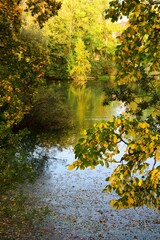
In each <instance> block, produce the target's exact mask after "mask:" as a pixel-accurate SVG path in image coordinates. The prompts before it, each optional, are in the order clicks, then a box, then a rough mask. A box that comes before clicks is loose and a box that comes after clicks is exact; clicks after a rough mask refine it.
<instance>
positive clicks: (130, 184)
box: [68, 115, 160, 209]
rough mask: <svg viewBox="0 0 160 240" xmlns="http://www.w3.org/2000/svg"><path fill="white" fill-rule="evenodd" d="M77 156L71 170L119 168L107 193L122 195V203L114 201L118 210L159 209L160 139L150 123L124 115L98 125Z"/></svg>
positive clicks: (85, 135)
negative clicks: (101, 167)
mask: <svg viewBox="0 0 160 240" xmlns="http://www.w3.org/2000/svg"><path fill="white" fill-rule="evenodd" d="M75 155H76V158H77V160H75V161H74V162H73V163H72V164H71V165H70V166H69V167H68V169H69V170H72V169H73V168H77V169H78V168H80V169H85V168H87V167H89V166H90V168H91V169H94V168H95V166H97V165H98V164H100V165H102V166H104V165H105V166H106V167H107V168H108V167H109V166H110V165H111V164H112V165H113V164H114V165H115V170H114V171H113V173H112V174H111V175H110V176H108V177H107V179H106V181H107V182H108V185H107V186H106V188H105V189H104V191H105V192H106V193H109V192H111V191H115V192H116V193H117V194H118V195H119V199H118V200H112V201H110V204H111V205H112V206H113V207H114V208H118V209H119V208H129V207H139V206H143V205H147V207H150V208H158V207H159V200H160V199H159V195H160V194H159V193H160V192H159V191H160V189H159V179H160V166H157V161H159V160H160V136H159V132H158V131H157V132H156V131H153V127H152V126H150V124H149V123H147V122H145V121H138V120H137V119H136V118H131V117H130V116H126V115H122V116H120V117H117V118H116V117H113V118H112V119H111V120H110V121H108V122H104V123H98V124H95V125H94V126H93V128H91V129H88V130H87V131H84V132H83V137H82V138H81V139H79V142H78V143H77V145H76V146H75ZM148 159H150V160H148Z"/></svg>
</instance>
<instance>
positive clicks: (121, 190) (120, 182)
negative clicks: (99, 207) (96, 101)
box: [69, 0, 160, 209]
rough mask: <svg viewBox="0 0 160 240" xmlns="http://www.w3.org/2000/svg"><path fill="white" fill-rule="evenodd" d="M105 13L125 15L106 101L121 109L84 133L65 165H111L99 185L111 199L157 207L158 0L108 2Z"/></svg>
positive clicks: (159, 153)
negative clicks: (104, 183) (123, 108)
mask: <svg viewBox="0 0 160 240" xmlns="http://www.w3.org/2000/svg"><path fill="white" fill-rule="evenodd" d="M105 13H106V15H105V16H106V18H109V19H111V21H113V22H114V21H120V19H122V18H123V19H124V17H125V18H126V19H127V20H126V21H127V23H128V26H127V28H126V30H125V31H124V32H123V33H122V34H121V36H120V37H119V39H120V44H119V45H118V46H117V49H116V53H115V60H116V63H117V74H116V79H115V82H114V86H116V87H115V88H112V89H109V91H108V92H107V94H108V96H106V100H105V103H106V104H107V103H109V102H110V101H113V100H115V99H116V100H119V101H122V102H123V103H124V104H125V106H126V111H125V112H124V113H122V114H121V115H120V116H118V117H116V116H113V117H112V118H111V119H110V120H109V121H107V122H102V123H97V124H95V125H94V126H93V128H91V129H88V130H85V131H84V132H83V135H82V138H81V139H79V141H78V143H77V145H76V146H75V156H76V160H75V161H74V162H73V163H72V164H71V165H70V166H69V169H70V170H71V169H73V168H80V169H84V168H86V167H91V168H92V169H93V168H94V167H95V166H97V165H98V164H101V165H105V166H106V167H109V166H110V165H113V164H115V169H114V171H113V172H112V174H111V175H110V176H107V178H106V181H107V186H106V188H105V189H104V191H105V192H106V193H109V192H112V191H115V192H116V193H117V198H116V199H113V200H112V201H110V204H111V205H112V206H113V207H114V208H118V209H119V208H130V207H139V206H143V205H146V206H147V207H150V208H159V201H160V189H159V186H160V185H159V184H160V166H159V164H158V161H160V123H159V120H160V108H159V106H160V75H159V64H160V62H159V50H160V35H159V29H160V26H159V19H160V6H159V3H158V1H141V0H135V1H128V0H126V1H111V2H110V6H109V8H108V9H107V10H106V12H105Z"/></svg>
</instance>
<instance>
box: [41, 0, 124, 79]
mask: <svg viewBox="0 0 160 240" xmlns="http://www.w3.org/2000/svg"><path fill="white" fill-rule="evenodd" d="M106 2H107V1H106V0H96V1H85V0H82V1H79V0H75V1H72V0H63V1H62V7H61V9H60V11H59V12H58V15H57V16H56V17H54V18H51V19H50V20H49V21H48V22H47V23H46V24H45V27H44V29H43V31H44V34H46V35H48V37H47V38H46V39H47V42H48V49H49V52H50V57H51V62H50V65H49V66H48V68H47V71H46V75H47V76H50V77H53V78H59V79H66V78H72V79H73V75H72V76H71V75H70V71H69V72H68V68H70V65H71V64H73V61H72V59H73V58H72V57H71V55H76V52H75V49H76V45H77V42H78V39H81V40H82V41H83V43H84V47H85V49H86V50H87V51H88V53H89V55H90V56H89V58H88V61H89V62H90V65H91V71H90V75H92V76H95V77H97V76H99V75H101V74H104V73H107V72H109V71H111V70H110V69H111V67H110V63H111V55H113V52H114V50H115V46H116V43H117V39H116V38H114V37H113V34H112V33H113V32H114V31H115V32H116V31H121V27H120V25H118V24H117V23H114V24H110V23H108V22H106V20H105V18H104V17H103V13H104V8H105V6H106ZM106 59H107V61H106ZM70 60H71V61H72V63H71V62H70ZM107 64H108V65H107ZM86 74H88V72H86ZM74 76H76V75H75V74H74ZM75 79H76V78H75Z"/></svg>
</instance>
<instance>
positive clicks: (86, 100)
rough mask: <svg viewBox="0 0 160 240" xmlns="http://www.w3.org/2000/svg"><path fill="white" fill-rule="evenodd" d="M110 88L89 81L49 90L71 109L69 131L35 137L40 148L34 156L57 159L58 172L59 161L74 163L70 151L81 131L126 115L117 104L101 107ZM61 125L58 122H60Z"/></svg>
mask: <svg viewBox="0 0 160 240" xmlns="http://www.w3.org/2000/svg"><path fill="white" fill-rule="evenodd" d="M107 84H109V83H108V82H106V81H93V80H89V81H88V82H87V83H86V84H85V85H76V84H74V83H71V82H55V83H53V85H52V86H51V87H52V88H53V89H54V91H55V92H56V94H57V93H58V94H59V95H60V96H61V97H62V98H63V99H65V105H66V106H68V108H69V109H70V111H71V112H70V114H69V116H68V118H70V122H71V125H72V127H71V128H68V129H65V130H64V131H56V132H52V133H42V134H39V135H38V139H39V144H38V145H36V148H35V150H34V156H35V157H36V155H37V156H38V155H39V154H44V153H45V154H46V155H47V158H48V160H49V162H51V159H52V160H53V159H57V160H58V161H57V162H56V167H57V168H58V166H59V167H60V169H61V166H62V165H63V164H61V162H62V161H60V160H62V159H63V160H64V159H65V164H69V163H71V162H72V161H73V160H74V153H73V147H74V145H75V144H76V142H77V141H78V139H79V138H80V136H81V135H80V134H81V132H82V130H84V129H87V128H89V127H92V126H93V124H94V123H96V122H99V121H105V120H108V119H110V118H111V117H112V116H113V115H119V114H120V113H122V112H124V111H125V108H124V106H123V104H122V103H120V102H116V101H115V102H112V103H111V104H110V105H109V106H104V105H103V101H104V99H105V92H104V88H105V87H106V85H107ZM60 121H61V119H60Z"/></svg>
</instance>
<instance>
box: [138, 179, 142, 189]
mask: <svg viewBox="0 0 160 240" xmlns="http://www.w3.org/2000/svg"><path fill="white" fill-rule="evenodd" d="M142 183H143V181H142V179H140V180H139V182H138V186H139V187H140V186H142Z"/></svg>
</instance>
